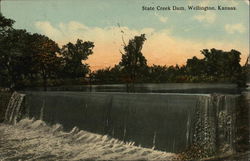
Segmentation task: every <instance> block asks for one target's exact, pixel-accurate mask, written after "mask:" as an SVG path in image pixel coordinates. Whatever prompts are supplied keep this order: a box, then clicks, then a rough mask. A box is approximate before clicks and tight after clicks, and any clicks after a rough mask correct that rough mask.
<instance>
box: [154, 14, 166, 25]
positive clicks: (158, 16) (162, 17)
mask: <svg viewBox="0 0 250 161" xmlns="http://www.w3.org/2000/svg"><path fill="white" fill-rule="evenodd" d="M155 16H156V17H157V18H158V19H159V21H161V22H162V23H166V22H167V20H168V17H166V16H162V15H159V14H158V13H155Z"/></svg>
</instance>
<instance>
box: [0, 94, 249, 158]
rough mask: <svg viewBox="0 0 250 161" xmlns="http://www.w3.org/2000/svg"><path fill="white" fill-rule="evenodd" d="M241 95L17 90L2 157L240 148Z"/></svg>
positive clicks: (151, 154)
mask: <svg viewBox="0 0 250 161" xmlns="http://www.w3.org/2000/svg"><path fill="white" fill-rule="evenodd" d="M243 96H244V99H245V101H246V102H248V103H247V104H248V108H249V105H250V103H249V92H247V91H246V92H245V93H244V94H243ZM24 98H25V101H23V100H24ZM241 102H242V100H241V97H240V96H239V95H228V94H226V95H225V94H183V93H182V94H181V93H179V94H178V93H175V94H173V93H172V94H170V93H169V94H167V93H147V94H145V93H129V94H128V93H112V92H111V93H110V92H109V93H105V92H101V93H86V92H25V95H24V94H20V93H14V94H13V95H12V97H11V100H10V102H9V104H8V108H7V110H6V115H5V122H7V123H11V124H13V125H7V124H2V125H0V133H1V138H0V145H1V144H2V145H4V146H0V156H1V157H2V158H0V160H1V159H2V160H18V159H23V160H29V159H30V160H32V159H36V160H63V159H64V160H81V159H92V160H96V159H100V160H103V159H112V160H120V159H122V160H124V159H129V160H131V159H133V160H148V159H149V160H151V159H160V160H162V159H164V160H174V159H177V155H176V154H174V153H178V152H182V151H185V150H188V149H190V148H191V149H192V146H197V147H199V149H200V150H201V151H203V152H204V154H203V157H208V156H211V155H214V154H216V153H218V152H219V153H221V154H222V153H228V154H233V153H234V152H235V151H236V150H237V149H236V147H237V146H238V145H237V138H238V137H241V136H239V132H238V129H239V127H237V126H239V125H238V124H239V120H240V118H239V116H237V113H238V112H237V109H239V107H242V106H241V104H240V103H241ZM248 112H249V111H248ZM21 118H23V119H22V120H21V121H20V122H18V121H19V120H20V119H21ZM27 118H33V119H27ZM35 120H37V121H35ZM44 121H45V122H46V123H45V122H44ZM240 121H242V120H240ZM248 121H249V119H248ZM240 123H243V124H245V123H246V122H240ZM46 124H48V125H46ZM78 128H79V129H81V130H79V129H78ZM247 135H248V140H247V141H249V131H248V133H247ZM1 147H3V148H1ZM34 149H35V150H34ZM158 150H160V151H158ZM163 151H165V152H163ZM169 152H174V153H169ZM65 158H66V159H65Z"/></svg>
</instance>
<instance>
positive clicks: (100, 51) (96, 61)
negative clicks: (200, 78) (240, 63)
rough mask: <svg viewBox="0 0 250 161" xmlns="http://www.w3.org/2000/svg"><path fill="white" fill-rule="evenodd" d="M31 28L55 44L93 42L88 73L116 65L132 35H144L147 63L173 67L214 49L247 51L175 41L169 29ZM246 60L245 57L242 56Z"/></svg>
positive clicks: (217, 43) (39, 25)
mask: <svg viewBox="0 0 250 161" xmlns="http://www.w3.org/2000/svg"><path fill="white" fill-rule="evenodd" d="M35 26H36V27H37V29H38V30H39V31H40V32H41V33H42V34H45V35H47V36H48V37H50V38H51V39H53V40H55V41H56V42H57V43H59V45H64V44H66V43H68V42H69V41H70V42H75V41H76V40H77V39H78V38H79V39H82V40H83V41H93V42H94V44H95V47H94V54H93V55H90V56H89V59H88V60H87V61H86V62H87V63H88V64H89V65H90V67H91V69H92V70H96V69H100V68H104V67H109V66H114V65H115V64H117V63H119V61H120V59H121V53H120V51H121V52H122V51H123V40H122V39H124V42H125V43H127V42H128V40H129V39H131V38H133V37H134V36H135V35H140V34H142V33H145V34H146V38H147V40H146V42H145V44H144V46H143V49H142V52H143V54H144V55H145V57H146V59H147V60H148V64H149V65H152V64H159V65H175V64H185V63H186V59H187V58H190V57H193V56H197V57H202V55H201V54H200V50H202V49H205V48H207V49H210V48H218V49H222V50H231V49H233V48H234V49H236V50H239V51H241V52H242V53H247V51H248V48H246V47H244V46H243V45H242V44H240V43H238V44H237V43H235V42H230V43H227V42H222V41H214V40H210V41H205V40H204V41H195V40H187V39H182V38H176V37H174V36H173V35H172V34H171V30H169V29H163V30H160V31H156V30H155V29H153V28H143V29H141V30H134V29H130V28H128V27H125V26H120V27H119V26H110V27H105V28H100V27H89V26H86V25H84V24H81V23H79V22H76V21H71V22H68V23H60V24H58V25H54V26H53V25H51V23H50V22H47V21H44V22H41V21H40V22H36V23H35ZM245 57H246V56H245Z"/></svg>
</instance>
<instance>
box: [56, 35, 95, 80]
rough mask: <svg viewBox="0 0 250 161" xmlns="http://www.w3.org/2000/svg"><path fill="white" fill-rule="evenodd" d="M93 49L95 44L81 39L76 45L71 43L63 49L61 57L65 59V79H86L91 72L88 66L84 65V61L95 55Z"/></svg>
mask: <svg viewBox="0 0 250 161" xmlns="http://www.w3.org/2000/svg"><path fill="white" fill-rule="evenodd" d="M93 48H94V43H93V42H90V41H85V42H83V41H82V40H79V39H78V40H77V41H76V44H72V43H71V42H69V43H68V44H66V45H64V46H63V47H62V49H61V55H62V57H63V58H64V77H68V78H79V77H85V76H86V74H87V73H89V71H90V70H89V66H88V64H84V63H83V61H84V60H86V59H87V58H88V56H89V55H91V54H92V53H93Z"/></svg>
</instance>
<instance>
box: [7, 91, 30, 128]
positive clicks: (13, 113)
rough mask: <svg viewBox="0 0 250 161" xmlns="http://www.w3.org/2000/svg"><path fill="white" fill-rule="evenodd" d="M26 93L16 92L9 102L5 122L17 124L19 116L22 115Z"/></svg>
mask: <svg viewBox="0 0 250 161" xmlns="http://www.w3.org/2000/svg"><path fill="white" fill-rule="evenodd" d="M24 96H25V94H21V93H18V92H14V93H13V94H12V96H11V98H10V101H9V103H8V106H7V109H6V112H5V122H6V123H11V124H16V123H17V120H18V118H19V117H20V112H21V106H22V102H23V99H24Z"/></svg>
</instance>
